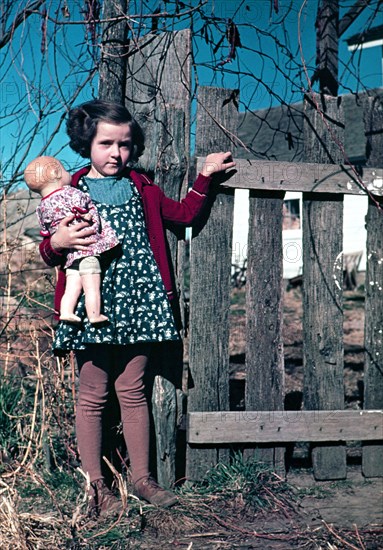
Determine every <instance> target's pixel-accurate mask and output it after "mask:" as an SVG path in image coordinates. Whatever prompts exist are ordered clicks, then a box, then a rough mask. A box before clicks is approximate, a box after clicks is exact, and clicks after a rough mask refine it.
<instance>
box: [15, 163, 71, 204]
mask: <svg viewBox="0 0 383 550" xmlns="http://www.w3.org/2000/svg"><path fill="white" fill-rule="evenodd" d="M24 179H25V183H26V184H27V185H28V187H29V189H30V190H31V191H34V192H35V193H39V195H41V196H42V197H45V196H46V195H49V193H52V191H55V190H56V189H60V188H61V187H64V186H65V185H70V182H71V176H70V174H69V172H67V171H66V170H65V168H64V166H63V165H62V164H61V162H60V161H58V160H57V159H55V158H54V157H37V158H35V159H34V160H32V161H31V162H30V163H29V164H28V166H27V167H26V169H25V170H24Z"/></svg>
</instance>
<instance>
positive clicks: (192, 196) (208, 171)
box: [161, 151, 235, 225]
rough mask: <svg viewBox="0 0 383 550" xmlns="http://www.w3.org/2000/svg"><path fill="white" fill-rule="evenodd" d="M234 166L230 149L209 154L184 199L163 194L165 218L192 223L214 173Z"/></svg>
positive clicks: (204, 198)
mask: <svg viewBox="0 0 383 550" xmlns="http://www.w3.org/2000/svg"><path fill="white" fill-rule="evenodd" d="M234 166H235V162H234V161H233V160H232V157H231V153H230V151H227V152H226V153H212V154H210V155H208V156H207V157H206V159H205V162H204V165H203V168H202V170H201V172H200V174H198V177H197V179H196V181H195V182H194V185H193V187H192V189H191V190H190V191H189V193H188V194H187V195H186V197H185V198H184V199H183V200H181V201H180V202H177V201H173V200H172V199H169V198H168V197H166V196H165V195H163V196H162V201H161V212H162V216H163V218H164V220H167V221H171V222H174V223H179V224H183V225H190V224H191V223H192V222H193V221H194V220H195V218H196V217H197V216H198V214H199V213H200V211H201V208H202V206H203V204H204V202H205V200H206V196H207V193H208V191H209V186H210V183H211V181H212V177H213V176H214V174H219V173H223V172H225V171H226V170H228V169H230V168H234Z"/></svg>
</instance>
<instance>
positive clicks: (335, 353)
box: [302, 96, 346, 479]
mask: <svg viewBox="0 0 383 550" xmlns="http://www.w3.org/2000/svg"><path fill="white" fill-rule="evenodd" d="M316 100H317V101H318V102H319V105H320V106H321V109H322V110H321V111H320V112H318V110H317V109H316V108H315V107H314V108H312V107H311V106H310V104H309V103H308V102H306V115H307V120H306V122H305V125H304V136H305V137H304V140H305V158H306V159H307V160H310V161H314V160H316V161H318V162H326V161H327V162H339V161H340V157H341V153H340V151H339V147H338V145H337V142H341V143H342V142H343V122H342V121H343V109H342V105H341V104H339V103H338V100H337V98H333V97H330V96H322V98H319V96H318V97H316ZM321 101H322V103H321ZM334 121H335V122H334ZM329 128H330V129H331V133H329ZM302 219H303V349H304V354H303V366H304V399H303V400H304V408H305V409H308V410H316V411H317V410H329V409H342V408H343V407H344V386H343V384H344V382H343V304H342V301H343V294H342V279H343V270H342V265H343V262H342V248H343V195H315V197H314V196H313V195H308V194H304V195H303V213H302ZM312 460H313V468H314V476H315V478H316V479H343V478H345V477H346V449H345V448H344V446H341V445H340V446H320V447H314V448H313V449H312Z"/></svg>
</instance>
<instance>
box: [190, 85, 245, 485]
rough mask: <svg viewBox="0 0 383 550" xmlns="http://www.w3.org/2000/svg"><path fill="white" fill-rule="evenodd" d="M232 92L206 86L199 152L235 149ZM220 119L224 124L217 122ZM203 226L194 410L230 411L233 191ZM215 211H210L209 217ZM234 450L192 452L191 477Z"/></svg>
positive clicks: (194, 269) (196, 273)
mask: <svg viewBox="0 0 383 550" xmlns="http://www.w3.org/2000/svg"><path fill="white" fill-rule="evenodd" d="M230 94H231V90H223V89H217V88H208V87H200V88H199V91H198V111H197V132H196V152H197V154H198V155H206V154H207V153H211V152H214V151H226V150H230V149H231V143H230V139H229V137H228V136H227V135H226V134H225V133H224V132H223V130H222V128H221V126H220V125H222V126H223V127H225V128H227V129H228V130H229V131H230V132H236V124H237V122H236V121H237V111H236V108H235V105H234V104H233V103H232V102H229V103H228V102H227V101H225V100H227V99H228V98H229V97H230ZM215 121H218V122H219V124H220V125H218V124H216V123H215ZM210 197H211V200H210V203H209V205H208V208H207V211H206V216H205V219H204V220H203V222H205V221H206V218H208V219H207V221H206V223H205V225H203V223H202V221H201V225H200V226H199V227H197V228H193V239H192V242H191V253H190V348H189V367H190V384H189V385H190V391H189V396H188V411H213V410H228V409H229V309H230V266H231V248H232V226H233V205H234V197H233V192H231V191H226V192H222V191H221V189H219V188H216V190H215V191H214V189H212V190H211V195H210ZM209 210H210V213H209ZM227 460H228V449H214V448H210V449H198V450H196V449H193V448H191V447H189V446H188V448H187V465H186V476H187V477H188V478H191V479H199V478H200V477H202V476H203V475H204V474H205V473H206V471H207V470H208V469H209V468H211V467H212V466H214V465H215V464H217V462H218V461H227Z"/></svg>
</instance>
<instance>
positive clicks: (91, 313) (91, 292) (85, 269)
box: [80, 256, 108, 324]
mask: <svg viewBox="0 0 383 550" xmlns="http://www.w3.org/2000/svg"><path fill="white" fill-rule="evenodd" d="M80 275H81V282H82V288H83V290H84V295H85V309H86V313H87V316H88V319H89V322H90V323H91V324H98V323H104V322H105V321H107V320H108V318H107V317H106V316H105V315H102V313H101V292H100V288H101V268H100V263H99V261H98V259H97V258H96V257H95V256H89V257H87V258H84V259H83V260H81V262H80Z"/></svg>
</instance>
